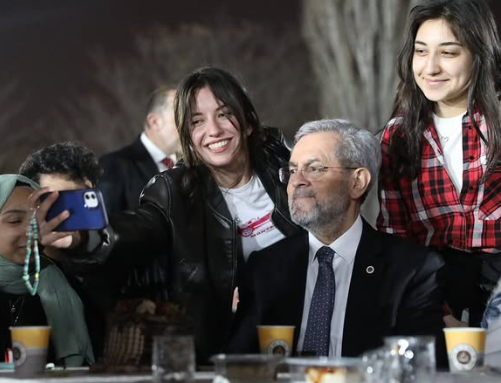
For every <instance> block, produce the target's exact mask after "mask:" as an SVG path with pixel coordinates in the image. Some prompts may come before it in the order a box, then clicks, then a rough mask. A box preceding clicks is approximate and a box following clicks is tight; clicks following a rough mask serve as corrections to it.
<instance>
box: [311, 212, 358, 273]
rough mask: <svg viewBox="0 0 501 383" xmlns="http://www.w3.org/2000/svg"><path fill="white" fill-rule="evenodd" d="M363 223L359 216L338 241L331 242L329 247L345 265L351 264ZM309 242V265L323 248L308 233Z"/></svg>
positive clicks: (321, 244) (320, 243)
mask: <svg viewBox="0 0 501 383" xmlns="http://www.w3.org/2000/svg"><path fill="white" fill-rule="evenodd" d="M362 229H363V223H362V218H361V216H360V214H359V215H358V217H357V219H356V220H355V222H354V223H353V225H351V227H350V228H349V229H348V230H347V231H346V232H345V233H344V234H343V235H342V236H341V237H339V238H338V239H336V240H335V241H334V242H332V243H331V244H330V245H329V247H330V248H331V249H332V250H334V251H335V252H336V255H338V256H340V257H341V258H342V259H344V261H345V262H347V263H353V261H354V260H355V254H356V253H357V249H358V245H359V243H360V238H361V237H362ZM308 238H309V242H310V260H309V261H310V263H312V262H313V261H314V260H315V254H316V253H317V251H318V249H320V248H321V247H322V246H325V244H323V243H322V242H320V241H319V240H318V239H317V238H315V236H314V235H313V234H311V233H310V232H309V233H308Z"/></svg>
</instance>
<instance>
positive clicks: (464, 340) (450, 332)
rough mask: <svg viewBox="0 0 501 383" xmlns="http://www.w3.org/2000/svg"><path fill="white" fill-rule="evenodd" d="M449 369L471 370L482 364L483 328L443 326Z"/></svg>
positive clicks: (455, 370) (453, 370)
mask: <svg viewBox="0 0 501 383" xmlns="http://www.w3.org/2000/svg"><path fill="white" fill-rule="evenodd" d="M444 332H445V342H446V345H447V355H448V356H449V369H450V371H451V372H464V371H471V370H473V369H475V368H478V367H482V366H483V365H484V352H485V335H486V334H485V329H483V328H479V327H452V328H444Z"/></svg>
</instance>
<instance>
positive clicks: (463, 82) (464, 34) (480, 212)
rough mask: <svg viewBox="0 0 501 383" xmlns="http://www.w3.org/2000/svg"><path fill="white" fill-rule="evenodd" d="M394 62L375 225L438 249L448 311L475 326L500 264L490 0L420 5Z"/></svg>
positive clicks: (498, 129)
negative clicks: (394, 92)
mask: <svg viewBox="0 0 501 383" xmlns="http://www.w3.org/2000/svg"><path fill="white" fill-rule="evenodd" d="M397 65H398V66H397V68H398V74H399V77H400V80H401V81H400V84H399V87H398V93H397V97H396V101H395V105H394V113H393V119H392V120H391V121H390V122H389V123H388V124H387V126H386V127H385V129H384V132H383V136H382V149H383V164H382V169H381V174H380V179H379V200H380V204H381V211H380V214H379V217H378V220H377V226H378V228H379V230H382V231H385V232H388V233H392V234H395V235H399V236H403V237H409V238H412V239H414V240H415V241H417V242H419V243H422V244H425V245H427V246H430V247H432V248H434V249H436V250H438V251H440V252H441V253H442V254H443V256H444V258H445V261H446V267H445V270H444V283H445V293H446V300H447V304H448V306H449V307H450V309H451V310H452V314H453V315H454V317H455V318H458V319H460V318H461V317H462V314H463V312H464V310H468V313H469V324H470V325H478V324H479V323H480V320H481V318H482V314H483V311H484V309H485V304H486V302H487V299H488V297H489V293H490V291H491V290H492V288H493V286H494V285H495V283H496V281H497V280H498V278H499V276H500V271H501V158H500V157H501V108H500V102H499V96H500V94H501V93H500V92H501V47H500V41H499V37H498V33H497V30H496V24H495V21H494V18H493V15H492V13H491V11H490V10H489V8H488V6H487V4H486V2H485V1H482V0H432V1H429V2H427V3H425V4H423V5H419V6H416V7H415V8H414V9H413V10H412V11H411V14H410V19H409V24H408V29H407V34H406V37H405V43H404V46H403V48H402V51H401V52H400V54H399V57H398V64H397ZM402 256H405V255H404V254H402Z"/></svg>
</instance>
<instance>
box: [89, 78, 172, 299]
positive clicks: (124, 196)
mask: <svg viewBox="0 0 501 383" xmlns="http://www.w3.org/2000/svg"><path fill="white" fill-rule="evenodd" d="M175 95H176V91H175V89H171V88H167V87H162V88H159V89H157V90H155V91H154V92H153V93H152V94H151V96H150V98H149V100H148V104H147V107H146V117H145V119H144V125H143V129H144V130H143V132H142V133H141V135H140V136H139V137H138V138H136V140H135V141H134V142H133V143H132V144H130V145H128V146H126V147H124V148H122V149H120V150H118V151H116V152H113V153H108V154H105V155H104V156H103V157H102V158H101V164H102V166H103V175H102V177H101V179H100V180H99V184H98V187H99V189H100V190H101V192H102V193H103V197H104V202H105V204H106V210H107V211H108V214H111V213H117V212H120V211H123V210H131V209H134V208H136V207H137V206H139V197H140V195H141V191H142V190H143V188H144V187H145V186H146V184H147V183H148V181H149V180H150V179H151V178H152V177H153V176H154V175H155V174H158V173H160V172H163V171H165V170H168V169H171V168H173V167H174V164H175V163H176V162H177V160H178V154H179V152H180V151H181V147H180V144H179V135H178V133H177V130H176V124H175V122H174V105H173V102H174V97H175ZM164 261H165V257H163V256H162V255H161V254H159V255H158V256H156V257H154V259H153V261H152V263H151V264H148V265H136V267H134V269H133V270H131V271H130V273H129V274H128V277H127V280H126V281H125V282H124V283H123V284H122V286H121V296H122V297H124V298H145V297H148V298H150V299H154V300H156V301H164V300H166V299H167V296H166V295H165V294H164V293H163V291H165V285H166V283H167V282H166V267H167V265H166V264H165V263H164Z"/></svg>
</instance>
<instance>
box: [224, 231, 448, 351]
mask: <svg viewBox="0 0 501 383" xmlns="http://www.w3.org/2000/svg"><path fill="white" fill-rule="evenodd" d="M308 253H309V242H308V235H307V233H306V232H303V233H302V234H300V235H297V236H294V237H289V238H286V239H284V240H282V241H280V242H277V243H276V244H274V245H272V246H270V247H268V248H265V249H263V250H261V251H258V252H254V253H252V254H251V256H250V258H249V261H248V264H247V270H246V276H247V277H246V279H245V283H244V284H243V286H241V287H239V290H240V303H239V307H238V310H237V315H236V320H235V326H234V331H233V335H232V338H231V342H230V347H229V351H230V352H238V353H243V352H257V351H258V350H259V345H258V338H257V331H256V325H294V326H296V331H295V334H294V345H293V352H295V351H296V347H297V341H298V337H299V331H300V328H301V321H302V315H303V303H304V294H305V286H306V275H307V268H308ZM370 266H372V267H373V268H374V272H373V273H369V272H367V270H368V269H367V268H368V267H370ZM442 266H443V261H442V259H441V257H440V255H439V254H437V253H433V252H431V251H430V250H428V249H427V248H425V247H421V246H417V245H414V244H410V243H409V242H406V241H405V240H403V239H401V238H397V237H393V236H390V235H387V234H383V233H379V232H376V231H375V230H374V229H372V228H371V227H370V226H369V225H368V224H367V223H366V222H364V226H363V233H362V237H361V240H360V244H359V246H358V249H357V253H356V256H355V263H354V266H353V274H352V278H351V284H350V289H349V293H348V302H347V307H346V316H345V321H344V332H343V345H342V355H343V356H357V355H359V354H361V353H363V352H365V351H367V350H370V349H372V348H376V347H378V346H380V345H381V344H382V339H383V337H384V336H389V335H423V334H431V335H435V336H437V337H438V338H439V339H438V344H437V349H438V350H440V359H441V360H442V358H443V359H445V356H444V354H443V351H444V346H443V335H442V328H443V326H444V325H443V319H442V310H441V302H442V291H441V288H440V287H439V283H438V280H437V273H438V271H439V269H441V268H442Z"/></svg>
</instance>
